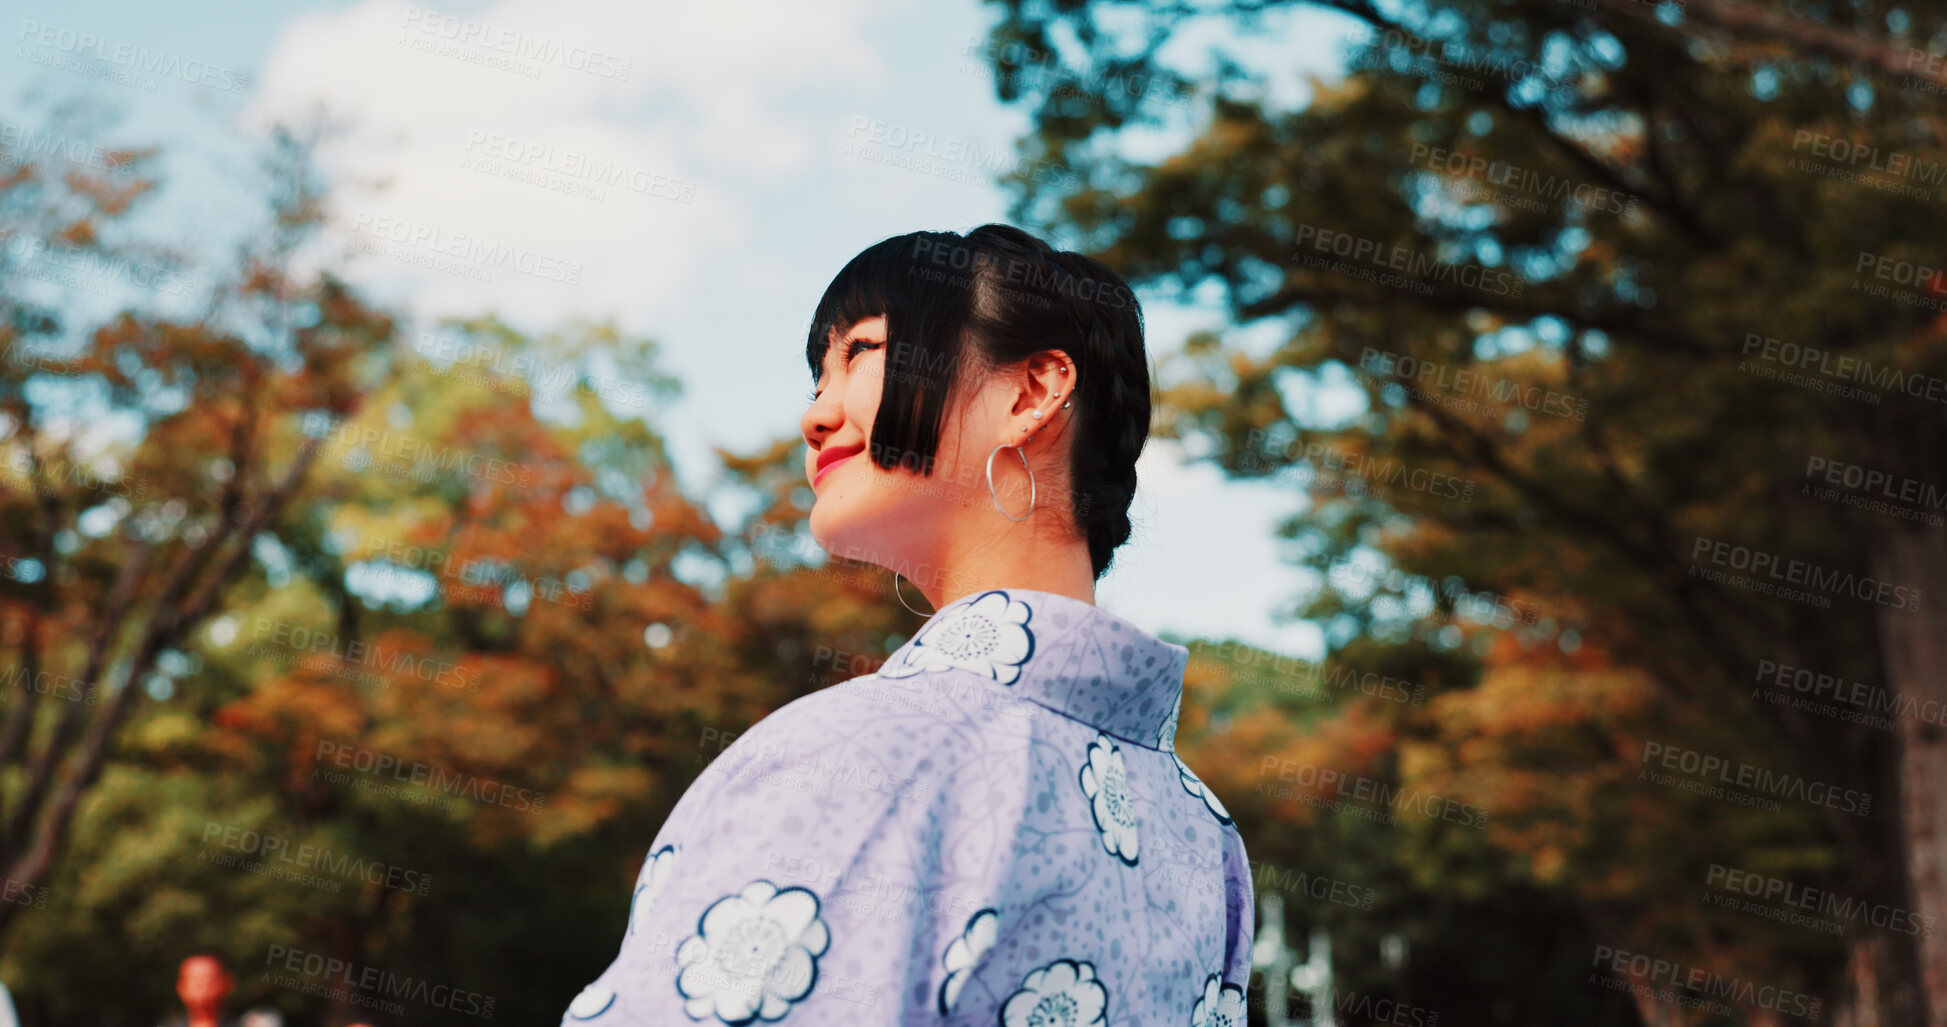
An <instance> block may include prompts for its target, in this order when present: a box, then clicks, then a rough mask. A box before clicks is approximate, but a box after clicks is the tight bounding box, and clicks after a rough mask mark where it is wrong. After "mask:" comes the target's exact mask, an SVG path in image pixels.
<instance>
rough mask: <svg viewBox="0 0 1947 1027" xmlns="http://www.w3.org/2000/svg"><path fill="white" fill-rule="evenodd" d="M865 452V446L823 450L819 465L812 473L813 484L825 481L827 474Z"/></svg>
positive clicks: (819, 457)
mask: <svg viewBox="0 0 1947 1027" xmlns="http://www.w3.org/2000/svg"><path fill="white" fill-rule="evenodd" d="M863 452H865V447H864V446H839V447H836V448H832V449H826V450H822V451H821V452H819V454H818V462H817V465H816V466H815V467H814V468H813V470H812V472H811V483H812V484H813V485H816V484H818V482H819V481H821V480H823V479H824V477H825V474H826V472H828V471H830V470H831V469H832V468H834V467H837V466H838V465H839V464H840V463H843V462H844V461H846V460H849V459H851V458H852V457H855V456H857V455H859V454H860V453H863Z"/></svg>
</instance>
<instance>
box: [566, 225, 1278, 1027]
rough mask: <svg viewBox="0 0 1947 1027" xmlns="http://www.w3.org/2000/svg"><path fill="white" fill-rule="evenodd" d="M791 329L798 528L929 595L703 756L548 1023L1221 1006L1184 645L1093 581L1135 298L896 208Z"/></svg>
mask: <svg viewBox="0 0 1947 1027" xmlns="http://www.w3.org/2000/svg"><path fill="white" fill-rule="evenodd" d="M805 353H806V358H807V359H808V361H809V363H810V366H811V372H812V376H813V380H814V383H815V385H816V386H817V390H816V392H815V393H814V395H813V397H812V403H811V408H810V409H809V410H807V411H806V412H805V415H804V418H803V421H802V424H801V427H802V430H803V433H804V437H805V443H806V468H805V470H806V475H807V477H808V478H809V480H810V482H811V487H812V490H813V492H814V494H815V495H816V497H817V499H816V504H815V506H814V507H813V509H812V511H811V517H810V527H811V533H812V535H813V537H814V538H815V539H816V540H817V541H818V543H819V544H820V545H821V546H823V547H825V549H826V550H827V551H829V552H832V553H834V554H839V555H843V556H846V557H849V558H851V559H855V560H864V561H868V562H871V563H874V564H877V565H879V566H883V567H887V568H890V569H892V570H893V571H894V572H895V575H897V574H899V573H901V572H903V573H905V574H907V575H908V576H910V577H912V578H913V580H914V583H915V584H916V585H917V587H918V589H919V591H920V592H921V593H923V594H924V595H925V596H926V598H927V599H928V600H929V601H931V602H932V603H933V604H934V605H935V608H936V611H937V612H935V613H933V614H932V615H931V616H930V617H929V618H928V619H927V620H926V622H925V624H924V625H922V626H921V627H920V628H919V630H918V631H917V632H916V633H915V634H914V636H913V637H912V638H911V640H909V641H907V642H906V643H905V644H904V645H903V646H902V647H900V648H899V649H898V651H896V652H894V653H893V654H892V655H891V656H890V657H888V658H887V660H886V662H885V664H884V665H883V666H882V667H881V668H880V669H879V670H878V671H877V672H876V673H873V674H867V675H865V676H863V677H858V678H854V679H852V680H850V681H846V682H843V683H841V684H838V685H834V686H832V687H830V688H826V689H824V690H822V691H820V692H817V693H815V694H812V695H809V696H805V697H804V698H801V699H799V700H797V701H795V702H792V703H790V704H788V705H786V706H785V707H784V708H783V709H780V710H778V711H777V712H776V713H773V714H771V715H770V716H769V717H766V718H765V719H764V720H762V721H760V722H759V723H758V724H757V725H756V726H755V727H753V728H751V729H750V730H749V731H747V732H745V733H744V734H743V735H741V736H740V737H739V738H738V739H737V740H736V742H735V743H734V744H733V745H731V746H730V747H729V748H728V749H727V750H725V752H724V753H723V755H722V756H721V757H719V758H718V759H717V760H716V761H714V762H713V763H712V764H711V765H710V766H709V768H708V769H707V770H705V771H704V773H703V774H702V775H701V776H700V777H699V778H698V779H697V781H696V783H695V784H694V785H692V786H691V787H690V789H689V791H688V792H686V793H685V794H684V795H683V797H682V799H681V801H679V802H678V803H677V805H676V808H675V810H674V811H672V812H671V814H670V816H669V820H668V821H667V822H666V823H665V824H664V825H663V828H662V831H661V832H660V833H659V834H658V835H657V837H656V840H655V842H654V843H653V845H652V847H651V852H650V855H649V858H648V860H647V861H646V862H645V863H644V865H643V868H642V873H641V876H640V878H639V879H638V881H637V885H636V891H635V899H634V906H633V908H632V911H631V914H630V925H629V928H628V931H627V933H626V935H625V936H624V938H623V940H622V948H621V953H620V954H619V955H618V956H617V957H616V960H615V962H614V963H613V964H612V965H610V966H609V968H608V970H607V971H605V972H604V973H603V974H602V976H601V977H600V978H599V979H597V980H596V981H595V983H593V984H591V985H589V986H588V987H587V988H586V989H585V990H584V991H583V992H582V993H581V994H580V995H579V996H577V997H576V998H575V999H574V1001H573V1002H572V1003H571V1004H570V1006H569V1008H568V1011H567V1014H566V1016H565V1017H564V1021H563V1022H564V1023H569V1024H579V1023H587V1022H592V1023H595V1024H600V1025H608V1024H624V1023H627V1024H672V1023H675V1024H681V1023H688V1022H691V1021H703V1022H706V1023H726V1024H745V1023H752V1022H770V1021H784V1022H786V1023H789V1024H846V1025H849V1027H864V1025H877V1024H910V1023H941V1022H946V1023H954V1024H962V1023H965V1024H976V1023H978V1024H994V1023H998V1024H1002V1025H1005V1027H1027V1025H1036V1027H1043V1025H1047V1027H1052V1025H1057V1024H1059V1025H1072V1027H1085V1025H1107V1024H1128V1025H1138V1024H1141V1025H1148V1024H1198V1025H1205V1024H1242V1023H1243V1022H1244V1001H1243V991H1244V988H1245V987H1246V985H1247V983H1248V981H1249V976H1250V944H1251V937H1252V894H1251V880H1250V873H1249V867H1248V865H1247V863H1246V861H1245V856H1244V845H1243V842H1242V841H1241V840H1240V839H1239V837H1238V835H1237V832H1236V830H1235V828H1234V827H1233V826H1232V825H1231V821H1230V817H1229V815H1228V814H1227V813H1226V812H1225V810H1224V807H1223V805H1222V804H1221V803H1219V802H1218V801H1217V797H1216V796H1214V795H1212V794H1211V793H1210V791H1209V790H1208V789H1207V788H1205V787H1204V786H1203V783H1202V782H1201V781H1199V780H1198V779H1197V776H1196V775H1195V774H1193V773H1191V772H1190V768H1189V767H1187V766H1185V765H1184V763H1183V761H1182V760H1181V759H1180V758H1178V757H1177V756H1176V754H1175V752H1174V751H1173V747H1172V741H1173V739H1174V737H1175V733H1176V722H1177V713H1178V706H1179V703H1180V700H1181V697H1182V684H1183V669H1184V665H1185V664H1186V662H1187V660H1188V657H1189V652H1188V650H1186V649H1185V648H1184V647H1182V646H1180V645H1175V644H1172V643H1168V642H1164V641H1161V640H1160V639H1158V638H1156V637H1154V636H1152V635H1149V634H1147V633H1145V632H1143V631H1141V630H1139V629H1138V628H1136V627H1135V625H1133V624H1130V623H1129V622H1127V621H1125V620H1122V619H1121V618H1119V617H1116V616H1114V615H1113V614H1110V613H1107V612H1105V611H1103V610H1101V609H1100V608H1098V607H1096V606H1095V605H1094V601H1095V581H1096V579H1097V578H1099V577H1100V576H1101V575H1102V572H1103V571H1104V570H1105V569H1107V567H1108V564H1109V559H1110V555H1111V553H1112V552H1113V551H1114V550H1115V548H1116V547H1117V546H1119V545H1121V544H1122V543H1123V542H1124V541H1125V540H1127V539H1128V537H1129V517H1128V508H1129V501H1130V498H1131V496H1132V495H1133V494H1134V491H1135V487H1136V457H1137V455H1138V454H1139V453H1140V452H1141V451H1142V447H1143V443H1144V441H1145V440H1146V438H1147V436H1148V431H1149V416H1150V404H1149V388H1150V382H1149V371H1148V366H1147V358H1146V356H1145V354H1144V350H1143V341H1142V320H1141V312H1140V310H1139V309H1138V307H1137V304H1136V299H1135V296H1134V294H1133V293H1131V292H1130V290H1129V287H1128V285H1127V284H1126V283H1124V282H1123V280H1122V279H1121V278H1120V277H1118V276H1116V275H1115V274H1114V273H1113V272H1111V271H1109V270H1108V269H1107V268H1106V267H1104V266H1103V265H1101V264H1100V263H1098V262H1096V261H1094V260H1092V259H1090V258H1088V257H1085V256H1082V255H1079V254H1074V253H1066V252H1059V251H1055V250H1053V249H1051V248H1049V247H1048V246H1047V245H1046V244H1044V243H1042V242H1040V241H1038V240H1036V239H1035V238H1033V237H1032V236H1030V235H1028V234H1027V233H1025V232H1022V231H1020V230H1019V229H1015V228H1010V227H1007V226H1003V225H987V226H984V227H981V228H978V229H975V230H974V231H973V232H970V233H968V234H967V235H965V236H960V235H957V234H954V233H947V232H916V233H913V234H910V235H904V236H899V237H897V238H893V239H888V240H886V241H884V242H881V243H878V244H877V245H874V246H872V247H871V248H869V249H867V250H865V251H864V252H863V253H861V254H859V255H858V256H857V257H855V258H853V260H852V262H851V263H850V264H847V265H846V267H845V269H844V270H843V271H841V272H840V273H839V275H838V277H837V278H836V279H834V280H833V281H832V283H831V286H830V287H829V288H828V289H827V290H826V291H825V295H824V298H823V299H822V300H820V301H819V304H818V309H817V312H816V314H815V316H814V317H813V319H812V328H811V333H810V337H809V339H808V340H807V344H806V351H805ZM861 458H863V459H861ZM894 583H895V585H896V584H897V577H896V576H895V578H894Z"/></svg>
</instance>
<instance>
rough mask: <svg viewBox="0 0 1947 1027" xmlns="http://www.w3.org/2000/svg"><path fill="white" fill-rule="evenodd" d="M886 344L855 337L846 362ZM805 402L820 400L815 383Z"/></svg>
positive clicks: (847, 352) (847, 353)
mask: <svg viewBox="0 0 1947 1027" xmlns="http://www.w3.org/2000/svg"><path fill="white" fill-rule="evenodd" d="M884 345H885V343H883V342H872V341H871V340H868V339H853V340H852V345H851V347H850V348H849V349H847V350H846V351H845V362H846V363H847V364H849V363H851V362H852V361H854V360H857V359H858V356H859V354H861V353H870V352H871V351H873V350H875V349H878V348H879V347H881V346H884ZM805 402H807V403H816V402H818V387H817V386H815V385H814V386H812V388H811V391H810V392H809V393H807V394H806V395H805Z"/></svg>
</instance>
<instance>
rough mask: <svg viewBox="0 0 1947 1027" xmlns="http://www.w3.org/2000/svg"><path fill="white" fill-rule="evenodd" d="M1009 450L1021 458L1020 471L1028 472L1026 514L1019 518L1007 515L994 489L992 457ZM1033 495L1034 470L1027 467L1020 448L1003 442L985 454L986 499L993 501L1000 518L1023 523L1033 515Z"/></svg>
mask: <svg viewBox="0 0 1947 1027" xmlns="http://www.w3.org/2000/svg"><path fill="white" fill-rule="evenodd" d="M1026 430H1027V429H1025V428H1023V429H1022V431H1026ZM1009 448H1011V449H1013V450H1014V454H1015V455H1016V456H1018V457H1020V458H1021V469H1022V470H1025V471H1027V472H1028V512H1027V513H1024V514H1022V515H1021V516H1019V517H1016V516H1014V515H1013V514H1011V513H1008V512H1007V510H1006V508H1004V507H1002V506H1001V497H1000V493H999V492H998V491H996V490H995V489H994V457H995V456H996V455H998V454H999V453H1000V451H1001V450H1003V449H1009ZM1034 495H1035V493H1034V468H1032V467H1029V466H1028V455H1027V454H1026V453H1023V452H1021V447H1019V446H1012V447H1010V446H1009V445H1008V444H1007V443H1005V442H1003V443H1001V444H1000V445H998V446H995V447H994V451H993V452H992V453H988V454H987V498H989V499H992V500H993V501H994V509H996V510H999V511H1000V512H1001V516H1002V517H1005V518H1007V519H1008V520H1010V521H1025V520H1027V519H1028V516H1029V514H1032V513H1034Z"/></svg>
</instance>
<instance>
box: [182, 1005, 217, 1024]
mask: <svg viewBox="0 0 1947 1027" xmlns="http://www.w3.org/2000/svg"><path fill="white" fill-rule="evenodd" d="M186 1012H188V1013H189V1027H216V1024H217V1020H216V1010H214V1009H190V1010H186Z"/></svg>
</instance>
